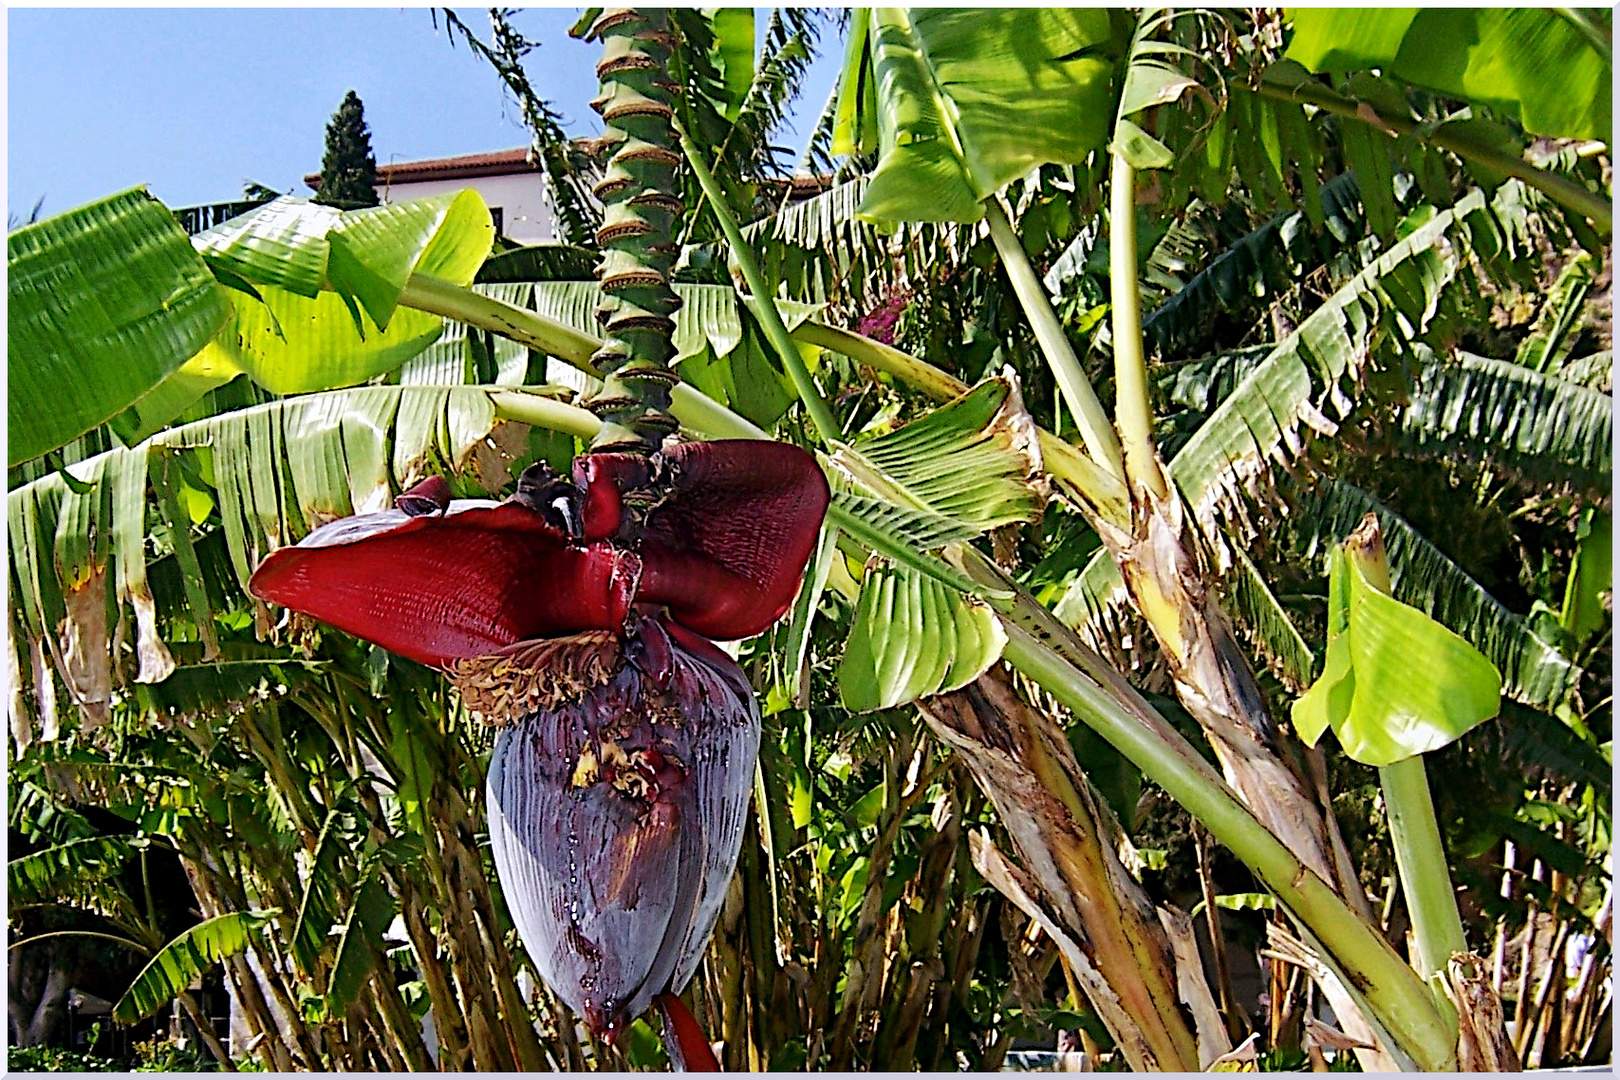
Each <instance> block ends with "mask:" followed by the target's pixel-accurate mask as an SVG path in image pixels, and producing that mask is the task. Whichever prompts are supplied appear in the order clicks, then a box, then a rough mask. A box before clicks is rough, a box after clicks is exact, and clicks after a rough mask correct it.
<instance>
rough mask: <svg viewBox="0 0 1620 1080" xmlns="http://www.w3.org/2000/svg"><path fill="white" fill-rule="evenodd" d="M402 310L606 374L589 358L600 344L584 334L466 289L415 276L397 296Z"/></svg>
mask: <svg viewBox="0 0 1620 1080" xmlns="http://www.w3.org/2000/svg"><path fill="white" fill-rule="evenodd" d="M399 302H400V304H401V305H403V306H405V307H409V308H415V309H416V310H418V311H426V312H428V313H429V314H430V315H439V316H442V317H443V318H446V319H455V320H456V321H458V322H464V323H466V324H467V325H468V326H476V327H478V328H479V329H481V330H490V331H493V332H494V333H497V334H500V335H501V336H502V337H508V338H511V339H512V340H513V341H516V342H518V343H520V344H523V345H527V346H529V347H530V348H532V349H539V350H540V351H541V352H543V353H547V354H549V355H551V356H555V357H556V358H557V359H559V360H562V361H564V362H566V363H569V364H572V365H573V366H574V367H577V368H579V369H580V370H581V371H584V372H586V373H588V374H590V375H592V376H594V377H596V378H601V377H602V373H601V372H599V371H597V370H596V367H595V366H594V365H593V364H592V363H591V354H592V353H594V352H595V351H596V350H597V349H598V348H600V347H601V345H602V339H601V338H597V337H593V336H592V335H590V334H582V333H580V332H579V331H578V330H575V329H574V328H573V327H570V326H564V325H563V324H562V323H559V322H553V321H552V320H551V319H547V318H545V317H543V316H541V315H539V314H537V313H535V312H533V311H529V310H528V309H526V308H520V307H518V306H517V305H515V304H508V303H506V302H505V301H502V300H497V299H495V298H494V297H492V296H485V295H484V294H483V293H479V292H474V291H473V290H472V289H469V288H467V287H466V286H464V285H457V284H455V283H454V282H450V281H445V280H444V279H443V278H436V277H430V276H429V275H427V274H412V275H411V277H410V280H409V281H407V282H406V283H405V289H404V291H402V292H401V293H400V294H399Z"/></svg>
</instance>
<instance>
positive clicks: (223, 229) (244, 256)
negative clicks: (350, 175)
mask: <svg viewBox="0 0 1620 1080" xmlns="http://www.w3.org/2000/svg"><path fill="white" fill-rule="evenodd" d="M342 217H343V212H342V211H341V210H337V209H334V208H333V207H330V206H323V205H322V204H320V203H314V202H310V201H309V200H308V199H299V198H295V197H294V196H291V195H283V196H282V197H281V198H279V199H276V200H274V201H272V202H268V203H266V204H264V205H263V206H260V207H258V208H256V209H253V210H249V211H248V212H247V213H245V214H242V215H240V216H239V217H234V218H232V219H231V220H229V221H227V222H225V223H224V224H222V225H216V226H214V227H213V228H212V229H208V230H206V231H205V232H200V233H198V234H197V235H196V236H194V237H192V238H191V242H192V244H193V245H194V246H195V247H196V248H197V251H198V252H199V253H201V255H202V257H203V261H205V262H206V263H208V265H209V266H210V267H211V268H213V269H214V270H215V271H217V272H220V273H223V274H227V275H231V276H235V277H237V278H240V279H242V280H243V281H248V282H252V283H253V284H254V285H274V286H276V287H277V288H281V289H285V290H287V291H288V292H292V293H297V294H298V295H299V296H308V297H313V296H314V295H315V294H316V293H318V292H320V290H321V288H322V286H324V285H325V284H326V261H327V255H328V252H329V250H330V249H329V246H328V244H327V242H326V234H327V233H328V232H329V231H331V228H332V226H333V225H335V224H337V222H338V220H339V219H340V218H342Z"/></svg>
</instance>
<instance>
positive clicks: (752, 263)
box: [680, 131, 843, 443]
mask: <svg viewBox="0 0 1620 1080" xmlns="http://www.w3.org/2000/svg"><path fill="white" fill-rule="evenodd" d="M680 136H681V149H682V151H684V152H685V154H686V160H687V163H688V164H690V165H691V166H692V172H693V173H694V174H695V175H696V176H697V179H698V184H699V185H700V186H702V188H703V195H704V197H705V198H707V199H708V200H709V208H710V209H711V210H713V211H714V216H715V218H716V219H718V220H719V222H720V230H721V231H722V232H724V233H725V234H726V243H727V244H729V245H730V246H731V254H732V256H733V257H734V258H735V259H736V260H737V265H738V266H739V267H741V268H742V274H743V280H745V281H747V282H748V291H749V292H750V293H752V294H753V295H752V296H750V297H748V298H747V303H748V309H749V310H750V311H752V312H753V313H754V317H755V318H756V319H758V320H759V322H760V325H761V326H763V327H764V328H765V336H766V337H767V338H769V339H770V342H771V345H772V346H774V347H775V349H776V351H777V354H778V356H779V357H780V358H781V361H782V366H783V367H784V368H786V369H787V373H788V378H790V379H792V380H793V386H794V389H796V390H797V391H798V392H799V401H800V402H801V403H802V404H803V405H804V411H805V412H806V413H808V414H809V415H810V420H811V422H812V423H814V424H815V426H816V432H817V434H819V435H820V436H821V441H822V442H823V443H829V442H832V441H833V440H835V439H837V438H839V437H840V436H841V435H842V434H843V428H841V427H840V426H839V424H838V421H837V420H836V419H834V417H833V414H832V410H831V409H829V408H828V407H827V402H826V401H825V400H824V399H823V398H822V396H821V391H820V390H819V389H817V388H816V383H815V380H814V379H812V378H811V377H810V369H809V368H807V367H805V366H804V357H802V356H800V355H799V349H798V347H797V346H796V345H794V344H793V337H792V335H790V334H789V333H788V328H787V326H786V325H785V324H784V323H783V322H782V315H781V313H780V312H778V311H777V310H776V305H775V304H774V303H772V301H771V298H772V296H773V295H774V293H773V291H772V289H771V288H770V286H769V285H768V284H767V283H766V281H765V274H764V272H763V271H761V270H760V268H759V262H758V260H756V259H755V258H754V253H753V251H752V250H751V249H750V248H749V247H748V242H747V241H746V240H744V239H743V234H742V229H741V228H739V227H738V225H737V219H736V217H735V216H733V214H732V213H731V208H730V207H729V206H727V205H726V199H725V193H724V192H722V191H721V190H720V185H719V183H717V182H716V181H715V179H714V174H713V173H711V172H710V171H709V167H708V165H707V164H705V163H704V161H703V154H702V151H701V150H699V149H698V145H697V143H695V142H693V141H692V137H691V136H690V135H688V134H687V133H686V132H685V131H682V132H681V133H680Z"/></svg>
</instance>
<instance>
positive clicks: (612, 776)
mask: <svg viewBox="0 0 1620 1080" xmlns="http://www.w3.org/2000/svg"><path fill="white" fill-rule="evenodd" d="M521 648H523V647H520V649H521ZM534 648H539V649H543V650H544V651H545V653H546V656H545V657H544V660H545V663H544V665H543V666H539V665H535V664H534V663H533V661H534V660H537V659H540V658H538V657H529V658H518V657H514V659H522V660H523V661H524V662H525V663H526V664H527V666H528V669H529V671H530V672H531V673H533V672H539V671H549V672H562V671H567V672H569V673H570V674H569V676H568V679H569V685H567V686H565V687H562V688H558V687H556V686H554V685H552V684H551V683H550V682H549V681H548V680H547V679H546V678H545V677H544V676H542V677H541V678H540V679H538V680H534V679H530V680H527V681H525V680H518V681H517V682H516V683H514V681H513V680H511V679H510V678H508V677H507V672H505V671H504V670H501V669H500V668H499V661H497V660H494V658H481V659H479V660H476V661H472V662H470V663H464V664H459V665H457V667H456V674H455V677H456V679H457V681H458V683H460V684H461V685H463V687H464V697H466V698H468V699H469V700H471V701H473V702H475V703H477V704H478V705H479V706H480V707H483V708H485V709H487V710H489V711H492V712H497V713H499V712H507V713H510V714H511V715H520V714H522V718H521V719H520V720H518V721H517V722H516V723H515V724H513V725H512V726H510V727H507V728H505V729H504V730H502V731H501V733H500V737H499V738H498V740H497V741H496V744H495V751H494V753H493V755H492V756H491V758H490V767H489V780H488V798H489V834H490V847H491V850H492V851H493V854H494V856H495V866H496V869H497V871H498V872H499V875H500V880H501V887H502V890H503V891H504V893H505V895H506V905H507V908H508V909H509V910H510V911H511V913H512V918H513V921H514V922H515V923H516V924H517V927H518V931H519V933H520V934H521V935H522V937H523V942H524V944H525V946H526V947H527V948H528V951H529V956H530V958H531V959H532V960H533V961H534V963H535V966H536V968H537V969H538V970H539V972H540V974H541V975H542V976H543V977H544V978H545V980H546V982H547V984H549V985H550V986H551V988H552V989H553V990H554V991H556V993H557V995H558V997H560V998H561V999H562V1000H563V1001H564V1002H566V1003H567V1004H568V1006H569V1007H570V1008H572V1009H573V1010H574V1011H575V1012H577V1013H578V1014H579V1015H580V1016H582V1017H584V1018H585V1019H586V1021H587V1023H589V1024H590V1026H591V1027H592V1029H593V1030H595V1031H596V1032H597V1033H598V1034H599V1035H603V1036H606V1037H608V1038H610V1039H611V1038H612V1037H613V1036H614V1035H616V1034H617V1032H618V1031H619V1030H621V1028H622V1026H623V1024H624V1023H626V1022H628V1021H629V1020H631V1019H634V1018H635V1017H636V1016H638V1015H640V1014H641V1013H642V1012H643V1011H645V1010H646V1009H647V1008H648V1007H649V1006H650V1005H651V1004H652V1003H653V1000H654V998H655V997H657V996H658V995H660V994H665V993H671V992H676V993H678V992H679V991H680V990H681V989H682V988H683V987H684V986H685V985H686V983H687V982H688V981H689V980H690V979H691V977H692V975H693V973H694V972H695V971H696V970H697V965H698V962H699V961H700V960H701V959H702V955H703V950H704V946H705V945H706V944H707V943H708V940H709V934H710V932H711V931H712V930H713V928H714V923H715V919H716V918H718V917H719V914H720V907H721V904H722V902H723V900H724V898H725V892H726V885H727V883H728V882H729V881H730V880H731V874H732V869H733V868H734V867H735V866H736V862H737V853H738V850H739V848H740V846H741V843H742V833H743V825H744V820H745V815H746V811H747V807H748V795H749V792H750V790H751V788H752V785H753V777H754V757H755V754H756V753H757V752H758V749H759V734H760V728H759V709H758V706H757V705H756V704H755V702H754V694H753V690H752V688H751V687H750V686H749V685H748V682H747V680H746V679H745V678H744V677H743V673H742V671H741V669H739V668H738V667H737V665H736V664H735V663H734V662H733V661H732V660H731V658H730V657H728V656H726V655H725V654H724V653H722V652H720V651H719V650H718V649H716V648H715V647H714V646H713V645H711V644H709V643H708V642H707V641H705V640H703V639H702V638H698V637H696V636H695V635H692V634H689V633H684V632H682V631H680V630H679V629H678V628H672V629H671V630H669V631H668V632H666V629H665V627H664V626H663V625H661V624H660V623H659V622H658V621H656V620H651V619H648V620H644V621H642V622H640V623H639V624H638V625H637V626H635V627H633V628H632V631H631V633H630V636H629V637H628V638H627V639H626V640H625V642H624V645H623V649H622V653H621V650H620V645H619V642H618V640H617V639H616V638H615V637H614V636H613V635H609V634H603V633H594V634H585V635H579V636H577V637H575V638H571V639H558V640H555V641H552V642H548V643H545V644H544V645H541V646H535V647H534ZM516 651H517V650H514V652H516ZM590 672H594V673H596V674H595V675H594V676H587V677H586V681H587V682H589V681H590V680H591V679H592V678H594V679H595V680H597V681H595V683H594V685H590V686H589V687H588V689H585V690H584V691H583V692H581V691H580V686H579V680H580V677H581V673H590ZM490 674H493V676H494V677H493V678H487V677H486V676H487V675H490ZM514 686H515V687H517V693H518V694H519V695H520V696H522V697H523V698H524V700H525V701H527V702H532V703H533V705H535V706H538V707H534V708H532V711H527V712H526V714H525V713H524V710H525V708H526V707H527V706H525V705H523V704H518V703H514V702H511V701H510V700H509V698H510V696H511V695H512V693H513V688H514ZM486 687H488V688H492V694H491V693H489V692H486V690H485V688H486ZM514 706H515V707H514ZM687 1042H688V1043H691V1042H692V1040H691V1039H688V1040H687ZM699 1042H700V1040H699Z"/></svg>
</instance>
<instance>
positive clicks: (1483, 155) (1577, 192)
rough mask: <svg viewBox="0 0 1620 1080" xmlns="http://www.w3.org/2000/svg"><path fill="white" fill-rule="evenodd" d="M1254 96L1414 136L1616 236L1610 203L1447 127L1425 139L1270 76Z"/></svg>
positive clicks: (1406, 124)
mask: <svg viewBox="0 0 1620 1080" xmlns="http://www.w3.org/2000/svg"><path fill="white" fill-rule="evenodd" d="M1257 93H1259V94H1262V95H1263V96H1265V97H1269V98H1273V99H1275V100H1277V101H1294V102H1305V103H1306V104H1310V105H1315V106H1316V107H1317V108H1319V109H1322V110H1324V111H1326V112H1330V113H1332V114H1333V115H1335V116H1341V117H1344V118H1345V119H1347V120H1356V121H1358V122H1360V123H1364V124H1371V125H1372V126H1373V127H1375V128H1378V129H1379V130H1381V131H1384V132H1385V133H1386V134H1392V135H1394V136H1401V135H1413V137H1414V138H1416V139H1417V141H1418V142H1419V143H1422V144H1424V145H1427V146H1437V147H1439V148H1441V149H1442V150H1450V151H1451V152H1452V153H1453V154H1456V155H1457V156H1458V157H1460V158H1462V159H1464V160H1465V161H1472V162H1473V163H1475V164H1476V165H1483V166H1485V167H1486V168H1488V169H1492V170H1494V171H1496V172H1499V173H1502V174H1504V175H1506V176H1513V177H1517V178H1518V179H1520V180H1522V181H1524V182H1525V183H1526V184H1528V185H1530V186H1531V187H1533V188H1535V189H1536V190H1537V191H1539V192H1541V193H1542V194H1543V195H1546V196H1547V197H1548V198H1550V199H1552V200H1553V201H1554V202H1556V203H1558V204H1559V205H1561V206H1563V207H1565V208H1566V209H1569V210H1573V211H1575V212H1576V213H1577V214H1583V215H1585V216H1586V217H1587V218H1590V219H1591V221H1592V224H1593V225H1594V226H1595V227H1596V228H1597V231H1598V232H1599V233H1601V234H1602V235H1603V236H1604V237H1605V238H1607V237H1608V236H1609V235H1610V234H1611V233H1613V232H1614V207H1613V205H1612V204H1611V203H1610V202H1609V200H1608V199H1605V198H1603V197H1602V196H1601V195H1594V194H1593V193H1592V192H1590V191H1587V190H1586V189H1585V188H1584V187H1582V186H1581V185H1579V184H1577V183H1575V182H1574V181H1573V180H1569V179H1567V178H1565V177H1562V176H1559V175H1557V174H1556V173H1550V172H1547V171H1546V170H1544V169H1538V168H1536V167H1535V166H1534V165H1532V164H1530V163H1529V162H1528V161H1525V160H1524V158H1522V157H1515V156H1514V155H1512V154H1505V153H1503V152H1502V151H1500V150H1497V149H1495V148H1493V147H1489V146H1484V145H1482V144H1480V143H1477V142H1475V141H1474V140H1473V139H1471V138H1470V137H1468V136H1467V135H1464V134H1463V133H1462V132H1461V131H1458V130H1457V129H1456V128H1455V127H1453V126H1451V125H1447V124H1442V125H1441V126H1440V127H1438V128H1435V129H1434V130H1433V131H1431V132H1428V133H1427V134H1425V133H1423V132H1419V131H1418V123H1417V121H1415V120H1412V119H1410V118H1409V117H1404V116H1385V115H1383V114H1382V113H1380V112H1378V111H1377V110H1376V109H1374V108H1373V106H1372V105H1370V104H1368V103H1367V102H1365V101H1357V100H1355V99H1352V98H1348V97H1345V96H1343V95H1341V94H1338V93H1335V92H1334V91H1333V90H1330V89H1329V88H1328V87H1326V86H1323V85H1322V84H1321V83H1319V82H1316V81H1314V80H1311V79H1305V80H1302V81H1300V82H1297V83H1293V82H1288V83H1284V82H1278V81H1272V78H1271V76H1270V74H1269V73H1268V74H1267V77H1266V79H1265V80H1264V81H1262V82H1261V83H1260V88H1259V90H1258V91H1257ZM1414 132H1415V133H1416V134H1414Z"/></svg>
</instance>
